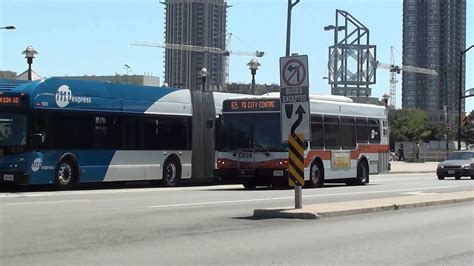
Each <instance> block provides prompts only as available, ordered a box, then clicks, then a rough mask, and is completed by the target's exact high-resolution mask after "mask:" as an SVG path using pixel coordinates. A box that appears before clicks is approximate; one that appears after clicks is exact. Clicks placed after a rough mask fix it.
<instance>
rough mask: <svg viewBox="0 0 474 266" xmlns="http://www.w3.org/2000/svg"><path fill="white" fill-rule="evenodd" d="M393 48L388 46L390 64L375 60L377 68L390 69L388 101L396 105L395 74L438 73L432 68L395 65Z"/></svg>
mask: <svg viewBox="0 0 474 266" xmlns="http://www.w3.org/2000/svg"><path fill="white" fill-rule="evenodd" d="M393 50H395V48H394V47H393V46H390V64H386V63H381V62H379V61H377V64H376V66H377V68H383V69H388V70H389V71H390V102H389V105H391V106H393V107H394V108H395V107H396V104H397V82H398V80H397V74H400V72H401V71H404V72H409V73H419V74H426V75H435V76H437V75H438V72H436V70H433V69H428V68H421V67H414V66H398V65H395V57H394V55H393Z"/></svg>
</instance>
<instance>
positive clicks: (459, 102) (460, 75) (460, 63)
mask: <svg viewBox="0 0 474 266" xmlns="http://www.w3.org/2000/svg"><path fill="white" fill-rule="evenodd" d="M472 47H474V45H471V46H469V48H467V49H466V50H464V51H462V50H461V53H460V54H459V94H458V98H459V100H458V151H459V150H461V103H462V99H463V98H464V97H463V96H462V95H463V91H462V63H463V61H462V59H463V55H464V54H465V53H467V51H469V50H470V49H471V48H472Z"/></svg>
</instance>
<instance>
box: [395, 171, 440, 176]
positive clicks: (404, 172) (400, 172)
mask: <svg viewBox="0 0 474 266" xmlns="http://www.w3.org/2000/svg"><path fill="white" fill-rule="evenodd" d="M388 173H389V174H434V175H435V174H436V171H433V170H430V171H389V172H388Z"/></svg>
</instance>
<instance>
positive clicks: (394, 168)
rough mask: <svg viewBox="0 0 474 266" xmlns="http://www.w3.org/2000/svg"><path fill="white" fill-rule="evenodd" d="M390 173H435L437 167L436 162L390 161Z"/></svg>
mask: <svg viewBox="0 0 474 266" xmlns="http://www.w3.org/2000/svg"><path fill="white" fill-rule="evenodd" d="M390 167H391V170H390V172H389V173H392V174H403V173H435V172H436V168H437V167H438V162H424V163H407V162H400V161H396V162H390Z"/></svg>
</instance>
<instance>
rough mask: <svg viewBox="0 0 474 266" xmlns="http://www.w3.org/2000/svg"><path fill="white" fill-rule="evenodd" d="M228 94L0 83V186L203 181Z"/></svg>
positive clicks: (209, 168) (103, 85)
mask: <svg viewBox="0 0 474 266" xmlns="http://www.w3.org/2000/svg"><path fill="white" fill-rule="evenodd" d="M232 96H233V95H232V94H227V93H218V92H201V91H190V90H177V89H174V88H168V87H147V86H131V85H122V84H112V83H106V82H93V81H78V80H67V79H61V78H49V79H46V80H42V81H35V82H30V83H27V84H21V85H15V86H3V87H2V86H0V182H2V183H14V184H21V185H30V184H33V185H34V184H54V185H55V186H56V187H57V188H59V189H68V188H71V186H73V185H75V184H77V183H85V182H110V181H134V180H161V181H162V183H163V184H164V185H165V186H176V185H178V184H179V182H180V180H181V179H189V178H191V177H192V178H209V177H211V175H212V171H213V169H214V168H215V123H214V120H215V119H216V117H217V115H218V114H219V113H220V112H221V108H222V102H223V100H224V99H226V98H229V97H232Z"/></svg>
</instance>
